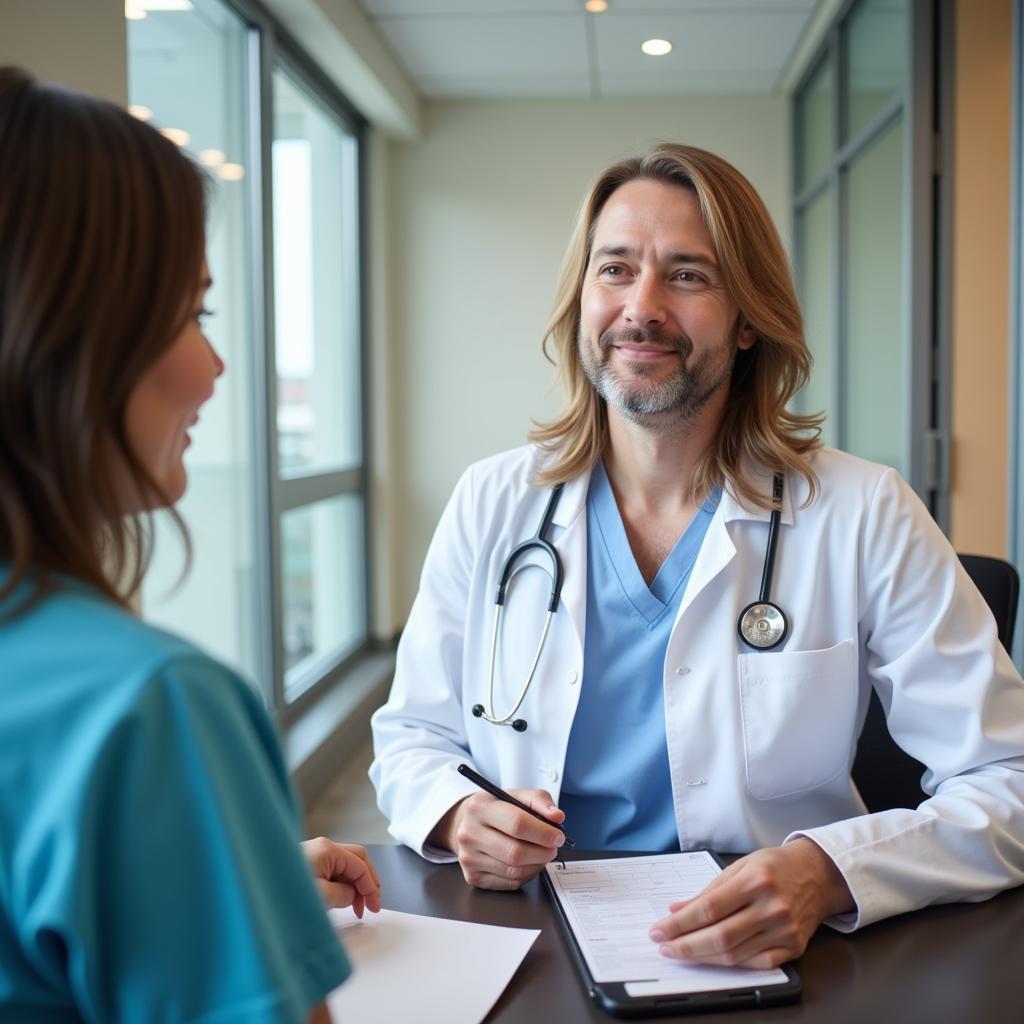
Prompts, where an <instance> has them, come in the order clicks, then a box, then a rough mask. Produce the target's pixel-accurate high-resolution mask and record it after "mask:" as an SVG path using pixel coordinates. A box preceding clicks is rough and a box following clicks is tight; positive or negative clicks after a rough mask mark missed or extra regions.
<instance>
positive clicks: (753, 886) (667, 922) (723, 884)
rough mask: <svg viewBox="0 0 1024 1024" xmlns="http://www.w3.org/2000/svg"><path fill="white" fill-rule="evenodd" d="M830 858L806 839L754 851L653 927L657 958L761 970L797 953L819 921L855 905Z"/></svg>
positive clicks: (816, 845)
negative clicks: (663, 957)
mask: <svg viewBox="0 0 1024 1024" xmlns="http://www.w3.org/2000/svg"><path fill="white" fill-rule="evenodd" d="M853 908H854V903H853V897H852V896H851V895H850V890H849V888H848V887H847V885H846V882H845V880H844V879H843V876H842V875H841V874H840V872H839V869H838V868H837V867H836V866H835V864H834V863H833V862H832V859H831V858H830V857H829V856H828V855H827V854H826V853H825V852H824V851H823V850H822V849H821V847H820V846H818V844H817V843H815V842H813V841H812V840H810V839H806V838H799V839H794V840H793V841H792V842H789V843H786V845H785V846H773V847H768V848H766V849H763V850H757V851H755V852H754V853H751V854H748V855H747V856H746V857H741V858H740V859H739V860H737V861H736V862H735V863H733V864H730V865H729V867H727V868H726V869H725V870H724V871H723V872H722V873H721V874H720V875H719V876H718V877H717V878H716V879H715V880H714V881H713V882H711V883H710V884H709V885H708V886H706V887H705V889H704V890H703V891H702V892H700V893H699V894H698V895H697V896H695V897H694V898H693V899H691V900H681V901H680V902H678V903H672V904H669V910H670V911H671V913H670V914H669V915H668V917H665V918H662V919H661V920H660V921H656V922H655V923H654V924H653V925H652V926H651V931H650V937H651V940H652V941H653V942H657V943H658V944H659V946H660V952H661V954H662V955H663V956H668V957H672V958H674V959H677V960H693V961H696V962H697V963H702V964H722V965H726V966H733V967H736V966H739V967H751V968H756V969H760V970H766V969H768V968H770V967H777V966H778V965H779V964H781V963H785V962H786V961H787V960H793V959H795V958H796V957H798V956H800V955H801V953H803V951H804V950H805V949H806V948H807V943H808V942H809V941H810V938H811V936H812V935H813V934H814V932H815V930H816V929H817V927H818V925H820V924H821V922H822V921H824V920H825V918H826V917H831V916H832V915H834V914H843V913H846V912H847V911H850V910H853Z"/></svg>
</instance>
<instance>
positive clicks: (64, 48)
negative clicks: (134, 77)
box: [0, 0, 128, 103]
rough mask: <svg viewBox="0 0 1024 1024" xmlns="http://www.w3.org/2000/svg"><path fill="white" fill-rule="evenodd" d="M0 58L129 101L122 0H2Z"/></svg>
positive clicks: (46, 76) (45, 76) (47, 78)
mask: <svg viewBox="0 0 1024 1024" xmlns="http://www.w3.org/2000/svg"><path fill="white" fill-rule="evenodd" d="M0 64H17V65H19V66H20V67H23V68H26V69H28V70H29V71H31V72H32V73H33V74H35V75H37V76H38V77H39V78H42V79H44V80H45V81H51V82H59V83H60V84H61V85H68V86H71V87H72V88H74V89H81V90H82V91H83V92H89V93H92V94H93V95H95V96H102V97H103V98H104V99H108V100H113V101H114V102H115V103H127V102H128V53H127V44H126V34H125V24H124V0H0Z"/></svg>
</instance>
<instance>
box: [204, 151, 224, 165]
mask: <svg viewBox="0 0 1024 1024" xmlns="http://www.w3.org/2000/svg"><path fill="white" fill-rule="evenodd" d="M198 156H199V162H200V163H201V164H202V165H203V166H204V167H220V165H221V164H222V163H224V159H225V157H224V154H223V153H222V152H221V151H220V150H219V149H204V150H201V151H200V152H199V154H198Z"/></svg>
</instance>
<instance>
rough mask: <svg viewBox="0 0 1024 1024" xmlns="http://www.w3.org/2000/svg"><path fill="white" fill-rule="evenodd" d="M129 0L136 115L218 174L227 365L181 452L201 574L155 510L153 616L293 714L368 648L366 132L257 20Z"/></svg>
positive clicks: (216, 292) (204, 3)
mask: <svg viewBox="0 0 1024 1024" xmlns="http://www.w3.org/2000/svg"><path fill="white" fill-rule="evenodd" d="M130 6H131V10H130V11H129V14H130V15H131V17H130V20H129V21H128V50H129V95H130V100H131V104H132V108H133V111H134V112H135V114H136V116H140V117H144V118H147V119H151V120H152V122H153V123H154V124H155V125H157V126H158V127H159V128H161V129H162V130H164V131H165V133H166V134H168V135H169V137H171V138H173V139H174V141H176V142H177V143H178V144H179V145H181V146H182V147H183V148H185V149H186V150H187V151H188V152H189V154H190V155H191V156H193V157H194V158H195V159H196V160H198V161H199V162H200V163H201V164H203V165H205V167H206V168H207V170H208V172H209V176H210V180H211V182H212V187H211V210H210V216H209V223H208V244H207V249H208V259H209V264H210V270H211V273H212V276H213V278H214V287H213V289H212V290H211V292H210V293H209V299H208V305H209V306H210V308H211V309H212V310H213V312H214V316H213V317H212V318H211V319H210V322H209V332H208V333H209V337H210V340H211V342H212V343H213V345H214V347H215V348H217V350H218V351H219V352H220V353H221V355H222V357H223V358H224V360H225V363H226V364H227V373H226V374H225V375H224V377H222V378H221V380H220V381H219V382H218V385H217V390H216V394H215V397H214V398H213V399H212V400H211V401H210V402H209V403H208V404H207V405H206V407H205V408H204V410H203V413H202V418H201V422H200V425H199V427H198V429H197V431H196V432H195V434H194V437H195V441H196V443H195V444H194V445H193V446H192V448H191V449H190V451H189V457H188V461H187V467H188V471H189V480H190V483H189V490H188V493H187V494H186V497H185V499H184V500H183V502H182V503H181V505H180V511H181V513H182V515H183V517H184V519H185V521H186V523H187V524H188V525H189V528H190V532H191V535H192V539H193V546H194V559H193V565H192V568H191V571H190V572H189V574H188V576H187V577H186V578H185V580H184V582H183V583H181V585H180V586H175V584H176V583H177V581H178V579H179V577H180V574H181V570H182V568H183V558H182V556H183V552H182V550H181V545H180V543H178V542H177V541H176V539H175V538H176V534H175V531H174V530H172V529H171V528H170V524H169V519H168V517H158V519H157V527H156V529H157V537H156V549H155V556H154V562H153V567H152V571H151V572H150V574H149V575H148V576H147V578H146V583H145V586H144V590H143V593H142V610H143V613H144V615H145V616H146V618H147V619H149V620H150V621H154V622H156V623H158V624H162V625H165V626H166V627H167V628H169V629H172V630H174V631H175V632H178V633H182V634H184V635H185V636H187V637H189V638H190V639H192V640H194V641H195V642H196V643H198V644H199V645H200V646H202V647H203V648H205V649H207V650H209V651H210V652H211V653H213V654H214V655H215V656H217V657H219V658H221V659H223V660H224V661H226V662H228V663H229V664H232V665H234V666H235V667H236V668H238V669H239V670H240V671H242V672H243V674H245V675H246V676H247V677H249V678H251V679H254V680H257V681H258V682H259V685H260V687H261V689H262V690H263V692H264V694H265V695H266V697H267V699H268V702H270V703H271V704H272V706H273V707H275V708H276V709H277V710H278V712H279V713H281V714H282V716H283V717H284V718H285V719H287V718H288V717H289V716H291V715H293V714H294V713H296V712H297V711H298V710H299V709H300V707H301V706H305V705H306V704H307V703H308V702H309V701H311V700H313V699H315V697H316V696H317V695H318V694H319V693H321V692H323V690H324V689H325V688H326V687H329V686H330V685H332V684H333V682H335V681H336V680H337V679H339V678H341V677H342V676H343V674H344V670H345V669H346V667H347V666H348V665H349V664H350V663H351V661H352V659H353V658H354V657H355V656H357V655H358V654H359V653H360V652H361V651H362V650H363V649H364V648H365V647H366V643H367V635H368V633H367V605H368V600H367V593H368V587H367V578H368V566H367V564H366V558H365V551H366V548H367V545H366V501H365V494H366V479H367V474H366V471H365V465H364V450H365V444H364V436H363V433H364V432H363V422H364V415H363V374H362V341H361V338H362V331H361V311H360V302H359V299H360V294H361V283H360V280H361V279H360V269H361V268H360V224H359V189H360V178H359V176H360V162H359V153H360V145H361V135H362V125H361V122H360V120H359V119H358V117H357V116H356V115H355V114H354V112H353V111H352V110H351V108H349V107H348V105H347V104H346V103H345V101H344V99H343V98H342V97H340V96H339V95H338V94H337V92H336V91H335V90H334V89H333V87H332V86H331V85H330V84H329V83H328V82H326V81H325V80H324V79H323V78H322V77H321V76H319V74H318V73H317V71H316V69H315V68H312V67H311V66H309V65H308V63H307V62H306V61H305V59H304V57H303V55H302V54H301V53H298V52H296V51H294V50H293V49H291V48H290V46H289V44H288V42H287V40H286V39H284V38H283V37H281V36H280V34H279V33H278V31H277V29H276V26H275V24H274V23H273V21H271V20H270V19H269V18H267V16H266V15H265V14H264V13H263V12H262V11H260V10H257V9H255V8H253V9H251V10H250V9H249V6H248V5H246V4H244V3H239V4H234V3H232V4H229V3H226V2H224V0H191V2H189V3H186V2H179V3H175V4H173V5H172V4H168V3H164V2H161V3H160V4H159V5H158V4H147V3H146V2H145V0H136V2H134V3H133V4H132V5H130ZM168 8H173V9H168ZM261 97H269V104H268V105H267V106H266V108H264V107H263V106H261V103H260V98H261ZM264 211H266V214H265V213H264ZM268 243H270V244H268Z"/></svg>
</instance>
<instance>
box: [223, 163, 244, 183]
mask: <svg viewBox="0 0 1024 1024" xmlns="http://www.w3.org/2000/svg"><path fill="white" fill-rule="evenodd" d="M217 173H218V174H219V175H220V176H221V178H223V179H224V181H241V180H242V179H243V178H244V177H245V168H244V167H243V166H242V165H241V164H221V165H220V167H218V168H217Z"/></svg>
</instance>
